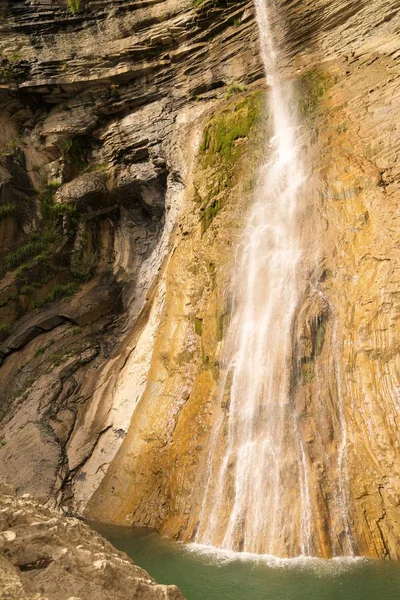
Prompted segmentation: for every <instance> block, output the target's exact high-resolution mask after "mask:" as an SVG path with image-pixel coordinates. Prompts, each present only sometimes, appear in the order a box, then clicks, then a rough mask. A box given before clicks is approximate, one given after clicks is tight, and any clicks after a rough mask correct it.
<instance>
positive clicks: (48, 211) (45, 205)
mask: <svg viewBox="0 0 400 600" xmlns="http://www.w3.org/2000/svg"><path fill="white" fill-rule="evenodd" d="M60 186H61V184H60V183H59V182H58V181H51V182H50V183H48V184H47V186H46V189H45V190H44V191H43V192H42V193H41V194H40V207H41V211H42V216H43V218H44V220H45V221H46V223H47V226H48V228H50V229H54V227H55V226H56V225H57V223H58V221H59V218H60V217H63V216H66V215H68V216H69V217H71V219H70V220H71V222H74V219H75V217H76V216H77V214H76V209H75V205H73V204H71V203H68V202H62V203H61V202H58V203H55V202H54V193H55V192H56V191H57V190H58V188H59V187H60Z"/></svg>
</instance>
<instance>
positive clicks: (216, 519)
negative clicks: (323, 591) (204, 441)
mask: <svg viewBox="0 0 400 600" xmlns="http://www.w3.org/2000/svg"><path fill="white" fill-rule="evenodd" d="M255 6H256V13H257V22H258V26H259V32H260V43H261V55H262V60H263V63H264V67H265V72H266V76H267V81H268V84H269V86H270V94H269V96H270V112H271V115H272V119H273V137H272V140H271V141H270V147H269V149H268V151H269V152H268V154H269V160H268V162H267V163H266V164H265V165H264V166H263V167H262V168H261V169H260V173H259V184H258V187H257V192H256V197H255V200H254V204H253V207H252V210H251V213H250V215H249V217H248V222H247V226H246V229H245V232H244V235H243V239H242V241H241V244H240V245H239V248H238V252H237V257H238V259H237V265H236V268H235V278H234V281H233V287H232V294H233V298H234V306H233V310H232V317H231V322H230V325H229V329H228V332H227V335H226V340H225V346H224V356H223V363H224V365H223V368H224V372H225V376H224V378H223V379H224V381H223V382H222V384H221V388H220V392H219V393H220V396H219V399H220V402H221V405H222V406H224V404H225V408H223V410H222V414H221V419H220V422H219V424H218V425H217V427H216V429H215V431H214V435H213V440H212V444H211V452H210V462H209V478H208V484H207V489H206V492H205V497H204V502H203V507H202V512H201V516H200V524H199V528H198V532H197V534H196V542H198V543H202V544H210V545H213V546H219V547H221V548H227V549H233V550H240V551H243V552H251V553H259V554H261V553H264V554H270V555H272V554H276V555H281V556H282V555H284V553H285V552H288V553H289V555H294V554H303V555H308V554H309V553H310V551H311V550H310V537H311V533H310V529H311V526H310V520H311V517H310V514H311V509H310V498H309V482H308V472H307V468H308V467H307V459H306V455H305V451H304V447H303V441H302V439H301V437H300V434H299V427H298V423H297V417H296V411H295V410H294V407H293V406H291V401H290V377H291V362H292V356H293V348H292V337H293V335H292V328H293V321H294V317H295V310H296V307H297V305H298V300H299V290H298V279H297V272H298V270H299V261H300V260H301V257H302V250H301V244H300V233H299V227H298V218H297V216H298V208H299V195H300V190H301V187H302V184H303V183H304V180H305V177H304V174H303V170H302V166H301V161H300V139H299V138H300V134H299V128H298V125H297V123H296V118H295V115H294V114H293V108H292V105H293V102H292V101H291V100H292V98H291V90H290V86H289V85H287V84H285V85H283V84H281V82H280V80H279V73H278V67H277V64H278V52H277V49H276V46H275V43H274V41H273V36H272V32H271V24H270V16H271V14H272V12H273V11H274V4H273V1H272V0H255ZM226 398H228V400H227V401H226ZM291 487H292V488H293V489H292V490H291V492H292V493H291V494H287V493H285V491H286V492H287V491H288V489H290V488H291ZM288 496H289V497H291V498H292V502H293V500H295V503H296V504H298V505H299V507H300V508H299V509H294V507H291V506H288V505H287V502H288V500H287V498H288ZM283 499H285V500H283ZM298 499H299V500H298ZM284 502H286V504H284ZM292 508H293V510H291V509H292ZM296 510H297V512H296ZM291 540H297V541H298V540H300V542H299V543H298V542H297V543H298V545H297V546H296V547H293V548H291V549H289V550H288V549H287V548H288V544H290V543H291ZM285 548H286V550H285ZM286 555H287V554H286Z"/></svg>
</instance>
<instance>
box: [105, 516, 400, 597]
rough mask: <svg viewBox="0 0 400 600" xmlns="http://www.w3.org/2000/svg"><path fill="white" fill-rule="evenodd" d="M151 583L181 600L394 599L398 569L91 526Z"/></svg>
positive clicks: (398, 591)
mask: <svg viewBox="0 0 400 600" xmlns="http://www.w3.org/2000/svg"><path fill="white" fill-rule="evenodd" d="M94 526H95V528H96V529H97V531H99V533H101V534H102V535H103V536H105V537H106V538H108V539H109V541H110V542H111V543H112V544H114V546H116V547H117V548H118V549H119V550H122V551H123V552H126V553H127V554H128V555H129V556H130V557H131V558H132V559H133V560H134V561H135V563H136V564H138V565H139V566H140V567H142V568H144V569H146V570H147V571H148V572H149V573H150V575H152V576H153V577H154V578H155V579H156V581H157V582H159V583H164V584H174V585H177V586H178V587H179V589H180V590H181V592H182V594H183V595H184V597H185V598H186V600H398V598H400V565H399V564H397V563H393V562H389V561H387V562H385V561H367V560H357V559H350V558H348V559H346V558H344V559H335V560H330V561H324V560H318V559H306V558H300V559H286V560H285V559H276V558H274V557H269V558H268V557H262V556H261V557H260V556H259V557H256V556H251V555H250V556H249V555H245V554H239V555H238V554H235V553H233V552H223V551H215V549H209V548H204V547H199V546H194V545H190V544H189V545H184V544H181V543H177V542H173V541H170V540H167V539H165V538H162V537H160V536H159V535H158V534H157V533H155V532H153V531H151V530H146V529H131V528H124V527H113V526H109V525H99V524H94Z"/></svg>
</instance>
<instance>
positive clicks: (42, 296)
mask: <svg viewBox="0 0 400 600" xmlns="http://www.w3.org/2000/svg"><path fill="white" fill-rule="evenodd" d="M70 4H71V3H70ZM249 8H250V3H249V2H247V3H246V2H240V3H237V6H235V7H232V6H231V7H230V8H229V9H228V8H227V7H226V6H221V7H219V6H218V7H214V6H213V5H212V4H210V3H208V4H207V6H206V5H205V6H199V7H197V8H196V9H194V8H193V6H192V2H191V1H190V0H188V1H186V2H182V1H179V2H177V1H174V0H168V1H161V2H151V3H145V4H143V3H139V4H138V3H136V2H130V3H126V2H125V1H116V2H107V3H99V2H89V1H85V2H81V3H80V10H78V11H74V10H72V11H71V9H70V8H68V6H67V2H64V1H63V0H60V1H58V0H54V1H52V0H48V1H47V0H46V1H44V0H43V1H39V0H38V1H35V2H25V1H20V2H4V1H2V2H0V11H1V19H0V29H1V35H0V60H1V63H0V132H1V135H0V182H1V183H0V202H1V209H0V254H1V256H0V259H1V261H2V266H1V268H2V271H1V284H0V323H1V328H0V340H1V342H0V345H1V347H0V361H1V362H2V365H1V367H0V369H1V381H2V390H1V394H0V395H1V409H0V410H1V412H0V417H1V421H2V424H1V430H0V439H1V444H0V446H1V447H0V453H1V460H0V472H1V475H2V477H3V478H5V479H6V480H8V481H9V482H10V483H12V484H13V485H15V486H16V487H17V489H18V491H19V492H21V493H23V492H29V493H34V494H35V495H36V496H37V497H39V498H40V499H41V500H42V501H49V500H50V501H57V502H61V501H62V498H63V499H64V500H63V501H67V500H68V499H71V498H72V496H75V497H76V498H77V501H79V505H80V506H81V505H82V506H84V505H85V503H86V501H87V500H88V498H89V497H90V495H91V494H92V493H93V491H94V490H95V489H96V487H97V486H98V484H99V483H100V481H101V479H102V477H103V475H104V473H105V471H106V469H107V466H108V464H109V462H110V460H111V459H112V458H113V456H114V455H115V453H116V451H117V450H118V448H119V446H120V444H121V443H122V441H123V439H124V436H125V434H126V432H127V430H128V427H129V422H130V419H131V415H132V413H133V411H134V409H135V407H136V404H137V402H138V401H139V399H140V398H141V396H142V393H143V390H144V387H145V384H146V378H147V374H148V369H149V364H150V360H151V355H152V352H153V345H154V340H155V335H156V331H157V327H158V324H159V321H160V318H161V316H162V311H163V307H164V304H165V294H166V291H165V283H164V282H163V271H164V268H165V260H166V257H167V256H168V255H169V253H170V251H171V247H172V246H171V243H172V242H171V241H170V236H171V232H172V231H173V229H174V228H175V227H176V224H177V214H178V212H179V211H180V210H181V202H182V197H183V193H184V190H185V187H186V186H187V180H188V178H189V177H190V168H191V166H190V165H191V161H192V156H193V154H194V151H195V150H194V148H195V147H196V146H197V139H198V138H199V139H200V137H201V131H202V127H203V125H202V123H203V121H204V117H203V114H204V113H205V112H207V111H208V112H209V111H210V107H212V106H213V105H214V104H216V103H218V98H224V95H225V93H226V90H227V88H228V87H229V85H232V84H236V85H237V84H239V83H241V85H244V84H245V83H246V84H251V82H252V81H253V80H257V79H260V77H261V75H262V69H261V64H260V61H259V58H258V54H257V46H256V44H257V34H256V31H255V30H254V27H253V14H252V12H251V10H249ZM196 219H199V215H198V214H196ZM89 459H90V460H89ZM88 460H89V463H88Z"/></svg>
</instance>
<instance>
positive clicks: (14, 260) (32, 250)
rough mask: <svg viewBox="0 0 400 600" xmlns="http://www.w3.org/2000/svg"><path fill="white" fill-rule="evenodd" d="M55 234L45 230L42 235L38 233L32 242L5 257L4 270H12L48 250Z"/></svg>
mask: <svg viewBox="0 0 400 600" xmlns="http://www.w3.org/2000/svg"><path fill="white" fill-rule="evenodd" d="M54 238H55V236H54V234H53V233H51V232H45V233H43V234H42V235H39V234H36V235H34V236H32V239H31V241H30V242H28V243H27V244H25V245H24V246H21V248H18V250H15V251H14V252H11V253H10V254H8V255H7V256H6V257H5V258H4V259H3V265H2V270H3V272H4V271H11V270H12V269H16V268H17V267H19V266H21V265H23V264H24V263H25V262H26V261H27V260H29V259H32V258H35V257H38V256H40V255H41V253H42V252H44V251H46V250H47V249H48V248H49V246H50V245H51V244H52V242H53V241H54Z"/></svg>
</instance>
